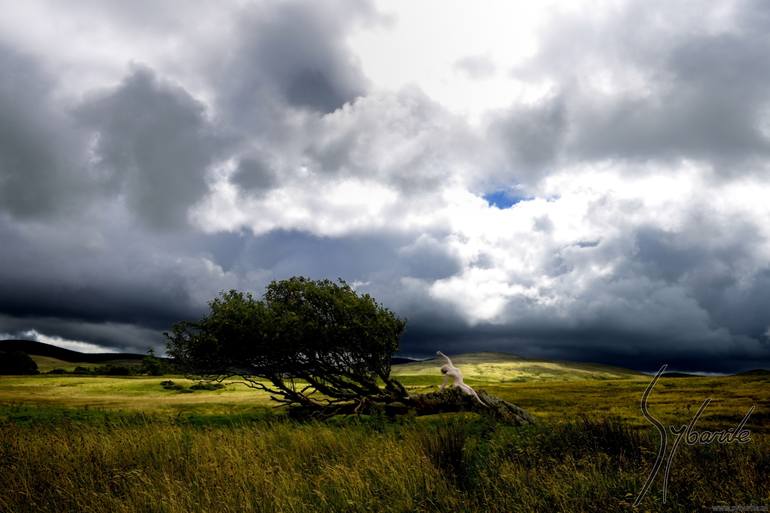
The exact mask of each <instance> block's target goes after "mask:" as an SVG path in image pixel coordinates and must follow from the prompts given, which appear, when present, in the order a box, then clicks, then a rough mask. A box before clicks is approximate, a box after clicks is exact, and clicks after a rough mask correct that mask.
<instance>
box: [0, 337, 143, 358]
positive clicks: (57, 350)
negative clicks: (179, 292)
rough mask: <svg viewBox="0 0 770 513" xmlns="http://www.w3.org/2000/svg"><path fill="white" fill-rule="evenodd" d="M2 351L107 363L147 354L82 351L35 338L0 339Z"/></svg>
mask: <svg viewBox="0 0 770 513" xmlns="http://www.w3.org/2000/svg"><path fill="white" fill-rule="evenodd" d="M0 351H22V352H24V353H27V354H28V355H30V356H45V357H48V358H56V359H57V360H61V361H64V362H78V363H80V362H82V363H105V362H111V361H114V360H138V361H141V360H142V358H144V357H145V356H146V355H143V354H138V353H81V352H80V351H72V350H70V349H64V348H63V347H58V346H54V345H51V344H46V343H43V342H35V341H34V340H0Z"/></svg>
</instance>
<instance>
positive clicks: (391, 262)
mask: <svg viewBox="0 0 770 513" xmlns="http://www.w3.org/2000/svg"><path fill="white" fill-rule="evenodd" d="M234 265H235V266H237V268H238V269H239V271H240V272H242V273H246V272H248V271H249V270H250V269H255V268H256V269H269V270H270V271H271V275H272V276H273V277H275V278H276V279H280V278H286V277H289V276H292V275H294V274H300V275H304V276H310V277H313V278H317V279H320V278H324V277H328V278H330V279H336V278H343V279H345V280H347V281H348V282H351V283H352V282H354V281H358V282H369V281H371V280H374V281H377V282H379V281H387V280H388V279H398V278H399V277H401V276H411V277H415V278H423V279H440V278H444V277H447V276H451V275H452V274H454V273H455V272H457V271H459V268H460V266H459V264H458V262H457V260H456V258H455V257H454V256H453V255H451V254H450V253H449V252H448V250H447V248H446V247H444V246H443V245H441V244H439V243H438V242H437V241H435V240H431V239H429V238H428V239H418V240H417V241H415V242H412V241H411V240H410V239H409V238H408V237H406V236H403V235H396V234H386V233H377V234H371V235H359V236H348V237H335V238H331V237H317V236H313V235H310V234H307V233H302V232H290V231H282V230H276V231H273V232H270V233H269V234H266V235H263V236H260V237H249V238H247V239H246V241H245V242H244V245H243V247H242V249H241V251H240V253H239V257H238V260H237V262H236V263H235V264H234Z"/></svg>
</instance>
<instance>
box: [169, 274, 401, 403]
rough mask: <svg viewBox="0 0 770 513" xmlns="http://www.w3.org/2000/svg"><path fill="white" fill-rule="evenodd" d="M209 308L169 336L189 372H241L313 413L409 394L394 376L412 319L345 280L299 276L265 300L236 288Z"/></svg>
mask: <svg viewBox="0 0 770 513" xmlns="http://www.w3.org/2000/svg"><path fill="white" fill-rule="evenodd" d="M209 306H210V313H209V315H208V316H206V317H204V318H203V319H201V320H199V321H197V322H188V321H184V322H180V323H177V324H176V325H175V326H174V327H173V329H172V332H171V333H166V337H167V339H168V354H169V355H170V356H171V357H173V358H174V359H175V361H176V362H178V363H180V364H181V365H182V366H183V367H184V368H186V369H187V370H188V371H189V372H192V373H195V374H200V375H205V376H208V377H211V378H214V379H223V378H226V377H228V376H236V375H237V376H241V377H243V378H244V379H245V380H246V382H247V383H248V384H249V385H250V386H252V387H254V388H258V389H261V390H264V391H266V392H268V393H270V395H271V397H272V398H273V399H274V400H275V401H278V402H281V403H284V404H286V405H288V406H292V407H301V408H304V409H309V410H318V411H321V410H324V409H326V410H327V411H333V410H329V409H328V408H329V407H331V406H334V405H343V404H346V405H351V404H355V405H356V406H361V405H362V404H364V403H365V402H367V401H373V402H385V403H387V402H391V401H396V400H399V399H404V398H406V397H407V393H406V391H405V390H404V387H403V386H401V384H400V383H399V382H398V381H396V380H394V379H392V378H391V377H390V361H391V356H392V354H393V353H394V352H395V351H396V350H398V343H399V337H400V336H401V334H402V333H403V331H404V328H405V326H406V321H404V320H402V319H400V318H398V317H397V316H396V315H395V314H394V313H393V312H391V311H390V310H388V309H387V308H385V307H384V306H382V305H381V304H379V303H378V302H377V301H375V300H374V298H372V297H371V296H370V295H368V294H358V293H357V292H356V291H355V290H353V289H352V288H351V287H350V286H349V285H348V284H347V283H345V282H344V281H342V280H340V281H339V282H338V283H335V282H332V281H329V280H320V281H313V280H309V279H307V278H302V277H294V278H290V279H287V280H282V281H274V282H272V283H271V284H270V285H269V286H268V287H267V291H266V292H265V294H264V297H263V298H262V299H261V300H259V299H256V298H254V297H253V296H252V295H251V294H249V293H244V292H239V291H235V290H231V291H229V292H224V293H222V294H221V295H220V296H219V297H217V298H216V299H214V300H213V301H211V302H210V303H209Z"/></svg>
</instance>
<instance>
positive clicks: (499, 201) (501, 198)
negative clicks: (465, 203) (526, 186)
mask: <svg viewBox="0 0 770 513" xmlns="http://www.w3.org/2000/svg"><path fill="white" fill-rule="evenodd" d="M483 198H484V199H485V200H486V201H487V203H489V205H490V206H492V207H497V208H499V209H501V210H504V209H506V208H511V207H512V206H514V205H515V204H517V203H521V202H522V201H526V200H529V199H532V198H527V197H525V196H517V195H516V194H514V193H513V192H512V191H510V190H506V189H500V190H497V191H492V192H488V193H486V194H484V196H483Z"/></svg>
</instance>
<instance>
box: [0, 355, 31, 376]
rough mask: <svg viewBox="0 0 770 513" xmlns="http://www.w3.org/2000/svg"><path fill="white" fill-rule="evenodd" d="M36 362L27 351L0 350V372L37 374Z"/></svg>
mask: <svg viewBox="0 0 770 513" xmlns="http://www.w3.org/2000/svg"><path fill="white" fill-rule="evenodd" d="M37 373H38V370H37V364H36V363H35V360H33V359H32V358H30V356H29V355H28V354H27V353H23V352H21V351H10V352H4V351H0V374H16V375H23V374H37Z"/></svg>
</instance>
